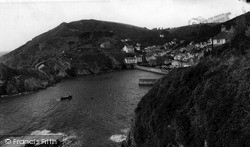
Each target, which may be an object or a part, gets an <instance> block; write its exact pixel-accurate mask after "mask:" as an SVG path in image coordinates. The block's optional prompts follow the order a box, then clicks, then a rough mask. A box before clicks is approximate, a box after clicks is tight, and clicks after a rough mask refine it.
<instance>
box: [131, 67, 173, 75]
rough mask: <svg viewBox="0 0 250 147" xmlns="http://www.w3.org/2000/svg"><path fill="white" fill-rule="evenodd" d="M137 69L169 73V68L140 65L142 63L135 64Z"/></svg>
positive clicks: (163, 73)
mask: <svg viewBox="0 0 250 147" xmlns="http://www.w3.org/2000/svg"><path fill="white" fill-rule="evenodd" d="M135 69H139V70H143V71H148V72H153V73H158V74H162V75H167V74H168V73H169V70H163V69H158V68H153V67H146V66H140V65H135Z"/></svg>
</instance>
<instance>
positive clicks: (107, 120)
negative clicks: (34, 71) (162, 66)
mask: <svg viewBox="0 0 250 147" xmlns="http://www.w3.org/2000/svg"><path fill="white" fill-rule="evenodd" d="M161 77H162V75H158V74H154V73H150V72H144V71H140V70H127V71H119V72H111V73H106V74H100V75H90V76H85V77H80V78H76V79H70V80H64V81H62V82H61V83H58V84H57V85H56V86H54V87H49V88H47V89H46V90H42V91H39V92H35V93H32V94H29V95H26V96H15V97H9V98H0V135H10V136H12V135H22V136H25V135H28V134H30V133H32V132H34V131H46V130H47V131H48V130H49V131H51V132H53V133H59V132H61V133H64V134H66V135H68V136H75V137H76V138H77V140H78V141H79V142H80V143H79V144H81V146H83V147H84V146H87V147H88V146H117V144H119V143H118V142H119V141H120V140H121V139H122V137H123V136H124V135H125V133H126V131H127V128H129V126H130V123H131V118H132V116H133V113H134V109H135V108H136V106H137V104H138V102H139V101H140V99H141V98H142V96H143V95H145V94H146V93H147V92H148V91H149V89H150V88H151V87H140V86H138V80H139V78H161ZM69 94H70V95H73V99H72V100H70V101H58V98H60V97H61V96H64V95H69ZM2 139H3V138H2Z"/></svg>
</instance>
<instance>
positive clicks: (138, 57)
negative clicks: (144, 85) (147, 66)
mask: <svg viewBox="0 0 250 147" xmlns="http://www.w3.org/2000/svg"><path fill="white" fill-rule="evenodd" d="M136 60H137V63H142V55H137V56H136Z"/></svg>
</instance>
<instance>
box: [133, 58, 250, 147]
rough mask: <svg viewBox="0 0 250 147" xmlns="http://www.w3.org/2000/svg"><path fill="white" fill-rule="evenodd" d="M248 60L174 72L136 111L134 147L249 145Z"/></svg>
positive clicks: (143, 99)
mask: <svg viewBox="0 0 250 147" xmlns="http://www.w3.org/2000/svg"><path fill="white" fill-rule="evenodd" d="M249 108H250V61H247V60H246V59H245V58H242V57H231V58H230V59H227V60H222V59H218V60H215V59H213V60H210V61H206V62H203V63H200V64H198V65H197V66H195V67H190V68H183V69H176V70H173V71H172V72H170V73H169V74H168V75H167V76H165V77H164V78H162V79H161V80H160V81H159V82H158V83H157V84H156V85H155V86H154V87H153V88H152V89H151V90H150V91H149V93H147V94H146V95H145V96H144V97H143V98H142V100H141V101H140V103H139V104H138V106H137V108H136V110H135V120H134V124H133V127H132V133H133V139H134V140H133V142H134V144H133V145H131V146H191V147H195V146H197V147H201V146H206V147H207V146H250V111H249V110H250V109H249Z"/></svg>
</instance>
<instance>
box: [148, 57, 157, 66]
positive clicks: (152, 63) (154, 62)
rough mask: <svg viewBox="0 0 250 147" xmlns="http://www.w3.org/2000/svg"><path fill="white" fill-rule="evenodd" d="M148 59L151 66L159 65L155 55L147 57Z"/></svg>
mask: <svg viewBox="0 0 250 147" xmlns="http://www.w3.org/2000/svg"><path fill="white" fill-rule="evenodd" d="M146 61H147V62H148V64H149V65H150V66H156V65H157V62H156V57H154V56H150V57H146Z"/></svg>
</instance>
